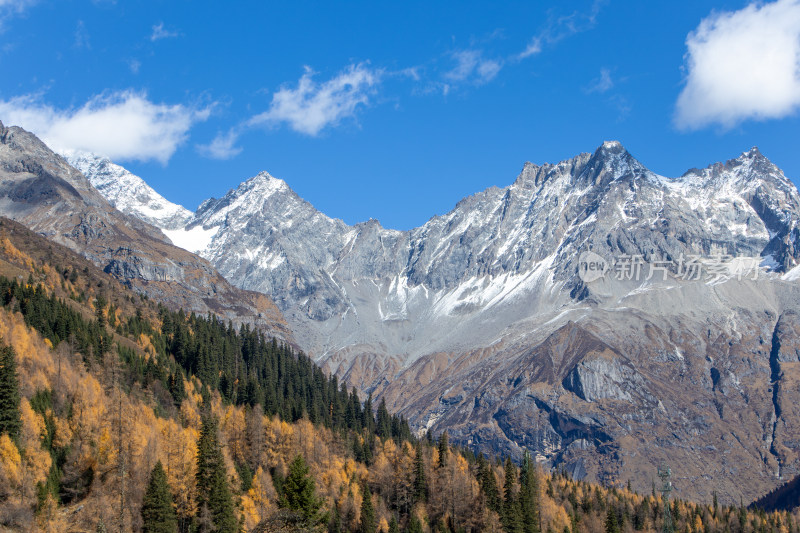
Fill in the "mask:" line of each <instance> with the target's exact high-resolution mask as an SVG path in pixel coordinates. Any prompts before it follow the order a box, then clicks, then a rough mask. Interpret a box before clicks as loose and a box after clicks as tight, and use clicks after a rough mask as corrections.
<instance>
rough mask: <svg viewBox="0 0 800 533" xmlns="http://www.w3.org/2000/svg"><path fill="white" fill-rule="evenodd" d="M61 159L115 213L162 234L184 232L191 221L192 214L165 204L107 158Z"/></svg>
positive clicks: (70, 156) (68, 155)
mask: <svg viewBox="0 0 800 533" xmlns="http://www.w3.org/2000/svg"><path fill="white" fill-rule="evenodd" d="M63 156H64V159H66V160H67V162H68V163H69V164H70V165H71V166H72V167H73V168H75V169H77V170H79V171H80V172H81V173H82V174H83V175H84V176H86V177H88V178H89V181H90V183H91V184H92V186H93V187H94V188H95V189H97V191H98V192H99V193H100V194H101V195H103V197H104V198H105V199H106V200H108V203H110V204H111V206H112V207H114V208H115V209H117V210H118V211H121V212H123V213H125V214H127V215H133V216H134V217H136V218H138V219H140V220H143V221H144V222H147V223H148V224H150V225H151V226H155V227H157V228H161V229H163V230H174V229H177V228H183V227H184V226H185V225H186V224H187V223H188V222H189V220H190V219H191V218H192V212H191V211H189V210H188V209H186V208H185V207H182V206H180V205H176V204H173V203H172V202H170V201H168V200H167V199H166V198H164V197H163V196H161V195H160V194H158V193H157V192H156V191H155V190H153V188H152V187H150V186H149V185H147V183H145V182H144V180H143V179H141V178H140V177H139V176H136V175H134V174H131V173H130V172H128V171H127V170H126V169H125V168H123V167H121V166H119V165H115V164H114V163H112V162H111V161H110V160H109V159H108V158H107V157H100V156H97V155H94V154H91V153H85V152H68V153H64V154H63Z"/></svg>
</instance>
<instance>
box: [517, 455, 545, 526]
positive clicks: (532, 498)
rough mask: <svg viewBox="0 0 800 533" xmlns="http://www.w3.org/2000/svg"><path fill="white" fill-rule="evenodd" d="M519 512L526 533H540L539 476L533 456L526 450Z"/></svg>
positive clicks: (520, 482) (520, 477)
mask: <svg viewBox="0 0 800 533" xmlns="http://www.w3.org/2000/svg"><path fill="white" fill-rule="evenodd" d="M519 484H520V489H519V511H520V516H521V518H522V527H523V531H524V532H525V533H539V532H540V531H541V527H540V520H539V503H540V502H539V474H538V472H537V471H536V464H535V463H534V462H533V459H532V458H531V454H530V453H529V452H528V451H527V450H525V455H524V456H523V457H522V467H521V468H520V476H519Z"/></svg>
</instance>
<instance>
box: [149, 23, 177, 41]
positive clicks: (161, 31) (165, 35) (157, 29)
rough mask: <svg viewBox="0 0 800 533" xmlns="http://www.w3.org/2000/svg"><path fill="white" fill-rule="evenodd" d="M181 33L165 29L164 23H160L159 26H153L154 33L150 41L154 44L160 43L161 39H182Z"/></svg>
mask: <svg viewBox="0 0 800 533" xmlns="http://www.w3.org/2000/svg"><path fill="white" fill-rule="evenodd" d="M180 35H181V33H180V32H179V31H175V30H168V29H166V28H165V27H164V23H163V22H159V23H158V24H154V25H153V32H152V33H151V34H150V40H151V41H152V42H156V41H159V40H161V39H170V38H172V37H180Z"/></svg>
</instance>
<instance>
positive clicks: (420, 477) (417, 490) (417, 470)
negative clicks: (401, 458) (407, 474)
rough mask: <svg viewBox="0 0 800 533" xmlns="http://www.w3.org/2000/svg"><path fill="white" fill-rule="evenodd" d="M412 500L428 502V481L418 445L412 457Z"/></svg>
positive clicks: (420, 447) (420, 448)
mask: <svg viewBox="0 0 800 533" xmlns="http://www.w3.org/2000/svg"><path fill="white" fill-rule="evenodd" d="M414 500H415V501H418V502H426V501H428V480H427V479H426V478H425V462H424V461H423V459H422V446H421V445H420V444H417V454H416V456H415V457H414Z"/></svg>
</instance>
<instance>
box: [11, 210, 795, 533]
mask: <svg viewBox="0 0 800 533" xmlns="http://www.w3.org/2000/svg"><path fill="white" fill-rule="evenodd" d="M654 477H655V473H654ZM744 481H745V480H743V482H744ZM663 510H664V506H663V502H662V501H661V499H660V497H658V496H656V493H655V492H653V493H650V494H645V495H640V494H635V493H633V492H632V491H630V490H629V489H628V488H627V487H600V486H596V485H590V484H587V483H583V482H579V481H574V480H572V479H570V478H569V477H568V476H566V475H564V474H563V473H559V472H554V473H550V472H545V471H543V470H542V469H541V468H540V467H539V466H537V465H536V464H535V463H534V462H533V461H531V460H530V458H529V457H528V456H526V459H525V460H524V461H523V463H522V464H521V465H515V464H513V463H511V462H510V461H505V462H501V461H500V460H499V459H498V458H493V459H491V460H487V459H485V458H484V457H482V456H479V457H475V456H473V455H472V454H470V453H469V452H466V451H463V450H460V449H456V448H453V447H451V446H449V444H448V442H447V435H446V434H442V435H437V436H436V438H435V439H434V438H432V437H431V436H427V437H426V438H422V439H420V440H417V439H415V438H414V437H413V436H412V435H411V433H410V431H409V429H408V425H407V423H406V422H405V421H404V420H403V419H402V418H400V417H397V416H393V415H391V414H390V413H388V412H387V411H386V408H385V405H384V404H383V403H382V402H381V403H380V404H379V405H378V406H377V407H376V406H374V405H372V401H371V399H370V398H366V399H364V400H363V402H362V399H360V398H359V396H358V395H357V394H356V392H355V391H354V390H353V391H348V390H347V389H346V388H344V387H342V386H340V385H339V384H338V383H337V380H336V378H332V377H328V376H326V375H325V374H323V373H322V371H321V370H320V369H319V368H318V367H317V366H316V365H314V363H313V362H312V361H311V360H310V359H308V358H307V357H305V356H304V355H302V354H297V353H295V352H294V351H293V350H292V349H291V348H290V347H288V346H285V345H281V344H280V343H278V342H275V341H274V340H272V339H268V338H266V337H265V336H264V335H263V334H262V333H260V332H259V331H256V330H252V329H250V328H248V327H247V326H245V327H242V328H238V329H237V328H234V327H233V326H231V325H230V324H226V323H224V322H221V321H220V320H218V319H217V318H216V317H214V316H195V315H191V314H189V315H186V314H185V313H183V312H181V311H175V310H169V309H167V308H165V307H163V306H161V305H159V304H158V303H157V302H153V301H150V300H147V299H145V298H143V297H140V296H138V295H136V294H134V293H132V292H130V291H128V290H127V289H125V288H124V287H123V286H122V285H120V284H118V283H117V282H116V281H114V280H113V279H112V278H110V277H109V276H107V275H106V274H104V273H103V272H101V271H99V270H97V269H96V268H94V267H93V266H92V265H91V264H89V263H88V262H86V261H85V260H82V259H81V258H79V257H77V256H75V255H74V254H72V253H71V252H69V251H67V250H66V249H64V248H61V247H59V246H58V245H54V244H52V243H50V242H48V241H46V240H44V239H42V238H40V237H38V236H36V235H35V234H33V233H31V232H29V231H27V230H26V229H24V228H22V227H21V226H19V225H17V224H15V223H13V222H10V221H7V220H2V221H0V528H5V529H7V530H9V531H54V532H55V531H58V532H64V531H137V532H138V531H147V532H151V531H181V532H189V531H220V532H235V531H314V530H316V531H332V532H335V531H362V532H374V531H453V532H457V531H465V532H466V531H509V532H525V533H529V532H556V533H561V532H564V533H577V532H594V531H608V532H622V531H634V530H636V531H652V530H658V529H660V528H661V527H662V524H663V520H664V511H663ZM670 517H671V519H672V521H673V522H674V524H675V529H676V531H680V532H684V531H685V532H687V533H693V532H700V531H703V532H714V531H719V532H724V531H730V532H733V533H739V532H742V533H750V532H753V533H755V532H759V533H760V532H768V531H769V532H773V531H774V532H778V531H780V532H783V533H794V532H795V531H797V530H798V529H797V517H796V516H793V515H792V514H790V513H787V512H780V513H772V514H769V515H767V514H764V513H756V512H750V511H747V510H746V509H744V508H743V507H728V506H720V505H718V504H716V502H714V503H713V504H709V505H705V504H695V503H690V502H685V501H680V500H677V501H674V502H673V504H672V505H671V507H670Z"/></svg>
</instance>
